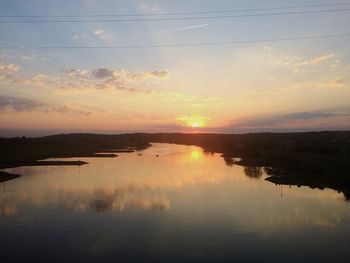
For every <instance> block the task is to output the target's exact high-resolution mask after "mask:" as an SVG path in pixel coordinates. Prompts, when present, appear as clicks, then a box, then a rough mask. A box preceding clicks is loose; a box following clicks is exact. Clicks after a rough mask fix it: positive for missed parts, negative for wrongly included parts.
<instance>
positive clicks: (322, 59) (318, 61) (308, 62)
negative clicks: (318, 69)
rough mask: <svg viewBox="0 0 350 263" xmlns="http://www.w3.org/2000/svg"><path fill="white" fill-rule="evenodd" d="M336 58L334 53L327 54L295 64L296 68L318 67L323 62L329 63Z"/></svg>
mask: <svg viewBox="0 0 350 263" xmlns="http://www.w3.org/2000/svg"><path fill="white" fill-rule="evenodd" d="M334 57H335V54H334V53H331V54H326V55H323V56H319V57H314V58H311V59H309V60H304V61H301V62H298V63H296V64H295V66H308V65H317V64H321V63H322V62H325V61H327V60H329V59H331V58H334Z"/></svg>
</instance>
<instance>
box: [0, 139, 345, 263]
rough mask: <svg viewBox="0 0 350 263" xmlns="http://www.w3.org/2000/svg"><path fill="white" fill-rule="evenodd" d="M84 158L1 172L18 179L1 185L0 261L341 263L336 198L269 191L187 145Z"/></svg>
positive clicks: (256, 176) (251, 175) (259, 179)
mask: <svg viewBox="0 0 350 263" xmlns="http://www.w3.org/2000/svg"><path fill="white" fill-rule="evenodd" d="M156 154H159V157H157V156H156ZM75 159H77V158H74V159H73V160H75ZM79 159H82V158H79ZM83 160H86V161H87V162H89V164H87V165H84V166H81V167H73V166H52V167H20V168H14V169H7V170H6V171H8V172H11V173H18V174H22V175H23V176H22V177H20V178H18V179H14V180H11V181H8V182H5V183H1V184H0V190H1V191H0V213H1V214H0V248H1V254H0V262H15V261H28V260H38V261H47V262H54V261H60V262H62V261H66V262H73V261H82V260H84V261H86V262H91V261H110V262H118V261H119V262H123V261H124V262H125V261H127V260H129V261H138V262H145V261H147V262H151V261H154V262H184V261H191V262H194V261H200V262H207V261H208V262H209V261H210V262H223V261H233V260H236V261H247V262H264V261H265V262H281V261H283V262H316V261H319V262H321V261H322V262H345V261H346V260H347V259H348V258H349V257H350V250H349V249H348V242H349V240H350V203H348V202H345V201H344V198H343V195H342V194H339V193H337V192H336V191H333V190H329V189H325V190H323V191H322V190H318V189H310V188H307V187H300V188H297V187H291V188H289V187H286V186H283V187H281V186H276V185H274V184H271V183H269V182H267V181H265V180H264V178H265V177H266V174H265V173H264V172H263V170H262V169H258V168H244V167H241V166H237V165H231V166H230V165H229V164H227V163H225V161H224V159H223V158H221V157H220V156H219V155H218V154H207V153H204V152H203V151H202V150H201V148H198V147H194V146H181V145H170V144H154V145H153V147H151V148H149V149H147V150H144V151H140V152H135V153H122V154H120V155H119V156H118V157H116V158H83Z"/></svg>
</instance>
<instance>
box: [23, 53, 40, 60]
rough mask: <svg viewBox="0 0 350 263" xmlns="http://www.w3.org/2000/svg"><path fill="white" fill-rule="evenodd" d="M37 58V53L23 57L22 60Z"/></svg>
mask: <svg viewBox="0 0 350 263" xmlns="http://www.w3.org/2000/svg"><path fill="white" fill-rule="evenodd" d="M36 58H37V55H35V54H33V55H29V56H22V57H21V59H22V60H35V59H36Z"/></svg>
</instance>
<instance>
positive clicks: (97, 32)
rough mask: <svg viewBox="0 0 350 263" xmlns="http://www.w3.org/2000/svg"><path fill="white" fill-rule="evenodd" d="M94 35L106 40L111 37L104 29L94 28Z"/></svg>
mask: <svg viewBox="0 0 350 263" xmlns="http://www.w3.org/2000/svg"><path fill="white" fill-rule="evenodd" d="M94 35H95V36H96V37H97V38H99V39H101V40H108V39H111V38H112V37H113V36H112V35H111V34H109V33H107V32H106V31H105V30H104V29H97V30H95V31H94Z"/></svg>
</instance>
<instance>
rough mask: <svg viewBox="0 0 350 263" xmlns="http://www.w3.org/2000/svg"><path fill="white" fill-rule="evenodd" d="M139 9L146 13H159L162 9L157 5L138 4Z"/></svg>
mask: <svg viewBox="0 0 350 263" xmlns="http://www.w3.org/2000/svg"><path fill="white" fill-rule="evenodd" d="M139 8H140V9H141V10H142V11H146V12H160V11H162V9H161V8H160V7H159V6H157V5H151V4H149V3H140V4H139Z"/></svg>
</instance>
